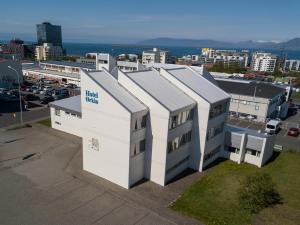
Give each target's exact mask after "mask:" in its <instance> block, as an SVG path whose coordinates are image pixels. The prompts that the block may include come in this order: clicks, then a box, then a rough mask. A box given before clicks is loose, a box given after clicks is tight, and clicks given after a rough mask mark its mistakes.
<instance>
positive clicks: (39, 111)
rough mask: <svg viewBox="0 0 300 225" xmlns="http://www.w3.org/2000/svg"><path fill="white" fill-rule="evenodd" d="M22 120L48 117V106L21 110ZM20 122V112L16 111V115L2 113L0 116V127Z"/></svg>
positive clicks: (27, 120)
mask: <svg viewBox="0 0 300 225" xmlns="http://www.w3.org/2000/svg"><path fill="white" fill-rule="evenodd" d="M22 115H23V121H24V122H29V121H35V120H38V119H43V118H46V117H50V108H48V107H39V108H34V109H31V110H28V111H24V112H23V114H22ZM19 123H20V112H16V117H14V116H13V113H2V114H1V116H0V128H3V127H8V126H12V125H16V124H19Z"/></svg>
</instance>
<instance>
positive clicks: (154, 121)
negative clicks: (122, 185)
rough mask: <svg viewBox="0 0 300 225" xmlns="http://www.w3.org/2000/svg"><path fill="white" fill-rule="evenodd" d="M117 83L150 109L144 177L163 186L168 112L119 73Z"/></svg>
mask: <svg viewBox="0 0 300 225" xmlns="http://www.w3.org/2000/svg"><path fill="white" fill-rule="evenodd" d="M118 81H119V82H120V83H121V84H122V85H123V86H124V87H125V88H127V89H128V90H130V92H131V93H134V95H135V96H136V97H137V98H138V99H140V100H141V101H142V102H143V103H145V104H146V105H147V106H148V107H149V109H150V113H149V121H150V123H149V124H148V126H147V138H146V139H147V142H146V148H147V149H149V151H147V152H146V155H145V161H146V168H145V176H146V178H148V179H150V180H151V181H153V182H155V183H158V184H160V185H165V171H166V155H167V138H168V123H169V111H168V110H167V109H166V108H164V107H163V106H162V105H161V104H160V103H159V102H157V101H156V100H155V99H154V98H153V97H152V96H150V95H149V94H148V93H146V92H145V91H144V90H142V89H141V88H140V87H138V86H137V85H136V84H135V83H134V82H133V81H131V80H130V79H129V78H128V77H127V76H126V75H125V74H123V73H122V72H121V71H119V74H118Z"/></svg>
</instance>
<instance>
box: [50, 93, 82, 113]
mask: <svg viewBox="0 0 300 225" xmlns="http://www.w3.org/2000/svg"><path fill="white" fill-rule="evenodd" d="M49 105H50V106H51V107H54V108H56V109H62V110H65V111H68V112H71V113H75V114H79V115H81V99H80V95H77V96H74V97H70V98H65V99H62V100H58V101H55V102H51V103H50V104H49Z"/></svg>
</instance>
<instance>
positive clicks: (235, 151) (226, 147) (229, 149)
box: [225, 145, 240, 154]
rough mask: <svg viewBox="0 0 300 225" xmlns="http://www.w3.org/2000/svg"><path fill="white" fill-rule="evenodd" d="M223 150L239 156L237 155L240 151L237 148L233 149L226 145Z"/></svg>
mask: <svg viewBox="0 0 300 225" xmlns="http://www.w3.org/2000/svg"><path fill="white" fill-rule="evenodd" d="M225 149H226V151H228V152H232V153H236V154H239V153H240V149H239V148H235V147H232V146H228V145H226V146H225Z"/></svg>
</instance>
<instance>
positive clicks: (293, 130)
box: [288, 127, 300, 137]
mask: <svg viewBox="0 0 300 225" xmlns="http://www.w3.org/2000/svg"><path fill="white" fill-rule="evenodd" d="M299 133H300V129H299V128H296V127H291V128H289V130H288V135H289V136H292V137H298V136H299Z"/></svg>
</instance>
